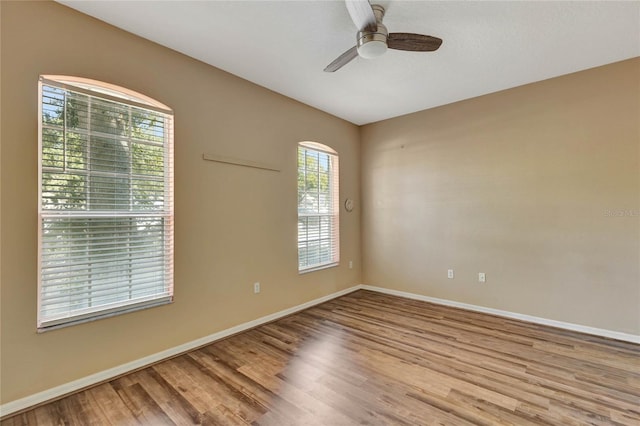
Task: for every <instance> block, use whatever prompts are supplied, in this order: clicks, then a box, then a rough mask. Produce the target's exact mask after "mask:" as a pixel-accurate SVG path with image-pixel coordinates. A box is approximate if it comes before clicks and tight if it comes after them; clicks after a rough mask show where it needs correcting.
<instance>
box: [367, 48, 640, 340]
mask: <svg viewBox="0 0 640 426" xmlns="http://www.w3.org/2000/svg"><path fill="white" fill-rule="evenodd" d="M639 123H640V59H634V60H629V61H624V62H620V63H616V64H613V65H609V66H605V67H601V68H596V69H592V70H588V71H584V72H580V73H576V74H572V75H567V76H563V77H560V78H555V79H552V80H547V81H543V82H540V83H536V84H530V85H527V86H523V87H519V88H516V89H512V90H508V91H504V92H500V93H495V94H491V95H487V96H483V97H479V98H476V99H472V100H468V101H464V102H459V103H456V104H452V105H448V106H444V107H440V108H436V109H432V110H428V111H422V112H419V113H415V114H412V115H408V116H404V117H399V118H395V119H391V120H388V121H384V122H379V123H375V124H371V125H367V126H364V127H363V129H362V198H363V203H362V211H363V216H362V235H363V271H364V276H363V280H364V282H365V283H366V284H371V285H378V286H382V287H387V288H391V289H397V290H402V291H408V292H412V293H417V294H422V295H427V296H431V297H437V298H444V299H450V300H454V301H459V302H464V303H470V304H476V305H480V306H484V307H491V308H496V309H501V310H506V311H512V312H516V313H521V314H528V315H533V316H538V317H543V318H547V319H553V320H559V321H565V322H570V323H576V324H581V325H586V326H591V327H598V328H603V329H608V330H613V331H619V332H625V333H632V334H636V335H637V334H640V163H639V161H640V158H639V155H640V152H639V148H640V127H639V126H640V124H639ZM608 212H611V213H610V214H614V215H617V214H622V215H623V216H622V217H618V216H610V215H609V213H608ZM620 212H622V213H620ZM448 268H453V269H455V273H456V275H455V279H453V280H448V279H447V269H448ZM478 272H485V273H486V274H487V282H486V283H485V284H479V283H478V275H477V274H478Z"/></svg>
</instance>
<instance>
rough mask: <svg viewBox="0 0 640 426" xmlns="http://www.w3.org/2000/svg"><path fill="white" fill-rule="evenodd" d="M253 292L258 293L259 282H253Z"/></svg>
mask: <svg viewBox="0 0 640 426" xmlns="http://www.w3.org/2000/svg"><path fill="white" fill-rule="evenodd" d="M253 292H254V293H255V294H258V293H260V283H253Z"/></svg>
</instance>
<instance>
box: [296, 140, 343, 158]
mask: <svg viewBox="0 0 640 426" xmlns="http://www.w3.org/2000/svg"><path fill="white" fill-rule="evenodd" d="M299 145H300V146H304V147H305V148H311V149H315V150H316V151H323V152H326V153H328V154H333V155H338V152H337V151H336V150H335V149H333V148H331V147H330V146H328V145H325V144H321V143H319V142H311V141H304V142H300V143H299Z"/></svg>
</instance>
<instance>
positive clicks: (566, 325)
mask: <svg viewBox="0 0 640 426" xmlns="http://www.w3.org/2000/svg"><path fill="white" fill-rule="evenodd" d="M360 288H361V289H363V290H371V291H375V292H378V293H384V294H390V295H393V296H399V297H405V298H407V299H414V300H421V301H423V302H431V303H436V304H438V305H445V306H452V307H454V308H461V309H467V310H469V311H476V312H483V313H485V314H492V315H498V316H501V317H505V318H512V319H517V320H522V321H527V322H532V323H535V324H541V325H548V326H551V327H557V328H563V329H565V330H571V331H578V332H580V333H586V334H593V335H596V336H601V337H608V338H610V339H616V340H623V341H625V342H631V343H639V344H640V335H637V334H628V333H622V332H619V331H612V330H606V329H603V328H595V327H588V326H586V325H580V324H573V323H570V322H563V321H556V320H551V319H546V318H540V317H534V316H532V315H525V314H518V313H515V312H509V311H502V310H500V309H493V308H486V307H484V306H477V305H470V304H468V303H462V302H456V301H453V300H447V299H437V298H435V297H429V296H423V295H421V294H415V293H408V292H405V291H399V290H391V289H388V288H383V287H376V286H371V285H364V284H363V285H360Z"/></svg>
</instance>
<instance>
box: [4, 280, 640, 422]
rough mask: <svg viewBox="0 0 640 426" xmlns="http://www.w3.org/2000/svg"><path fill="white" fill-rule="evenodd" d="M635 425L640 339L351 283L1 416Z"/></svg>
mask: <svg viewBox="0 0 640 426" xmlns="http://www.w3.org/2000/svg"><path fill="white" fill-rule="evenodd" d="M58 424H64V425H83V426H84V425H118V426H120V425H165V424H166V425H171V424H177V425H189V424H202V425H274V426H298V425H318V426H322V425H327V426H343V425H344V426H346V425H355V424H369V425H461V426H462V425H464V426H466V425H471V424H473V425H509V424H511V425H558V424H562V425H584V424H592V425H635V426H639V425H640V345H637V344H632V343H628V342H622V341H616V340H612V339H606V338H601V337H597V336H591V335H586V334H581V333H577V332H573V331H569V330H562V329H557V328H553V327H546V326H542V325H539V324H532V323H527V322H523V321H518V320H513V319H508V318H502V317H498V316H495V315H488V314H483V313H479V312H471V311H466V310H463V309H457V308H452V307H447V306H441V305H435V304H432V303H426V302H421V301H417V300H409V299H404V298H400V297H395V296H389V295H384V294H380V293H374V292H369V291H362V290H361V291H357V292H354V293H351V294H349V295H346V296H343V297H341V298H338V299H334V300H331V301H329V302H326V303H323V304H321V305H317V306H314V307H312V308H309V309H307V310H305V311H301V312H298V313H296V314H294V315H291V316H288V317H285V318H281V319H280V320H277V321H275V322H272V323H269V324H265V325H263V326H260V327H257V328H255V329H252V330H248V331H246V332H243V333H240V334H238V335H235V336H232V337H229V338H227V339H224V340H221V341H218V342H215V343H213V344H211V345H208V346H206V347H203V348H200V349H197V350H194V351H191V352H190V353H186V354H183V355H181V356H178V357H175V358H173V359H170V360H166V361H163V362H160V363H158V364H155V365H153V366H150V367H148V368H145V369H142V370H139V371H136V372H133V373H131V374H129V375H125V376H123V377H120V378H118V379H115V380H112V381H111V382H109V383H104V384H101V385H98V386H95V387H93V388H90V389H87V390H85V391H82V392H78V393H76V394H73V395H69V396H67V397H65V398H62V399H60V400H58V401H53V402H51V403H49V404H45V405H43V406H39V407H36V408H34V409H32V410H29V411H25V412H24V413H20V414H18V415H15V416H13V417H10V418H7V419H3V420H2V422H1V425H2V426H16V425H20V426H30V425H58Z"/></svg>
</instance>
